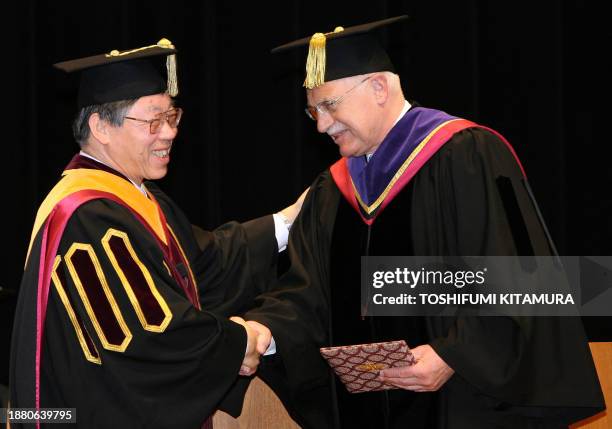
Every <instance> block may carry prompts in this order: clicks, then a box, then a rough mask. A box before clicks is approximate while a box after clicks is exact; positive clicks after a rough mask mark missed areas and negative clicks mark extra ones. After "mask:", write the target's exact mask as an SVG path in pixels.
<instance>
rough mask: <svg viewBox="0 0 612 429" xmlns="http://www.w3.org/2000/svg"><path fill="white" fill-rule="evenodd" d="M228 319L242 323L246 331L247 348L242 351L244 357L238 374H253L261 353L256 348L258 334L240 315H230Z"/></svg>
mask: <svg viewBox="0 0 612 429" xmlns="http://www.w3.org/2000/svg"><path fill="white" fill-rule="evenodd" d="M230 320H231V321H232V322H235V323H238V324H239V325H242V326H243V327H244V329H245V330H246V332H247V349H246V352H245V353H244V359H243V361H242V365H241V366H240V372H239V373H238V374H240V375H253V374H255V371H257V366H258V365H259V356H260V355H261V353H259V352H258V350H257V337H258V336H259V333H258V332H257V331H256V330H255V329H253V328H251V326H249V325H248V324H247V323H246V322H245V321H244V319H243V318H242V317H237V316H233V317H230ZM262 326H263V325H262Z"/></svg>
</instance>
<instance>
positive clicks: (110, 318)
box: [10, 39, 300, 428]
mask: <svg viewBox="0 0 612 429" xmlns="http://www.w3.org/2000/svg"><path fill="white" fill-rule="evenodd" d="M175 52H176V51H175V49H174V47H173V46H172V45H171V44H170V43H169V41H167V40H165V39H162V40H161V41H160V42H159V43H158V44H156V45H152V46H148V47H145V48H139V49H134V50H132V51H124V52H118V51H112V52H110V53H108V54H103V55H98V56H93V57H88V58H82V59H79V60H74V61H67V62H64V63H59V64H56V67H58V68H60V69H62V70H64V71H67V72H74V71H80V72H81V83H80V88H79V97H78V107H79V113H78V115H77V117H76V119H75V121H74V126H73V131H74V135H75V138H76V140H77V142H78V144H79V146H80V148H81V151H80V153H79V154H78V155H76V156H75V157H74V158H73V159H72V160H71V161H70V163H69V164H68V166H67V167H66V169H65V170H64V172H63V177H62V179H61V180H60V181H59V182H58V183H57V185H56V186H55V187H54V188H53V190H52V191H51V192H50V193H49V195H48V196H47V198H46V199H45V201H44V202H43V204H42V205H41V207H40V209H39V211H38V215H37V218H36V222H35V225H34V230H33V233H32V241H31V243H30V248H29V251H28V257H27V261H26V267H25V273H24V277H23V280H22V284H21V288H20V297H19V302H18V308H17V311H16V318H15V326H14V334H13V344H12V349H11V370H10V371H11V372H10V375H11V379H10V384H11V386H10V389H11V393H10V404H11V411H12V417H13V418H17V417H25V420H23V419H22V420H21V421H22V423H24V422H28V423H24V426H25V427H33V425H34V424H35V422H36V418H39V419H40V423H43V425H44V424H45V423H47V422H49V421H52V422H53V423H61V422H66V423H69V422H76V424H77V427H83V428H93V427H104V428H110V427H114V426H116V427H121V428H136V427H150V428H168V427H177V428H197V427H207V426H208V425H209V423H210V416H211V415H212V413H213V412H214V410H215V409H216V408H217V407H219V404H220V402H221V400H222V398H223V397H224V395H225V393H226V392H227V391H228V389H229V388H230V386H231V385H232V384H234V382H235V381H236V379H237V377H238V375H239V374H243V375H250V374H252V373H253V372H254V371H255V369H256V368H257V366H258V363H259V357H260V355H261V354H263V353H264V352H266V351H267V352H273V350H268V349H269V348H268V345H269V343H270V333H269V331H266V329H265V328H264V327H262V326H257V328H258V330H259V333H258V332H257V331H255V330H254V329H253V328H251V327H250V326H251V325H252V324H251V325H250V324H247V323H245V322H244V320H242V319H240V318H232V320H229V319H227V318H226V317H227V316H231V315H232V314H239V312H241V311H243V310H244V309H245V307H247V306H249V305H250V302H251V299H252V297H253V296H254V295H255V294H257V293H258V291H260V290H261V288H263V287H264V284H265V282H266V281H267V278H268V274H269V273H270V270H271V269H272V268H273V266H274V264H275V258H276V257H275V254H276V253H278V249H279V248H282V247H284V246H285V245H286V236H287V235H288V226H287V225H286V224H289V223H291V221H292V220H293V218H294V217H295V215H296V214H297V211H299V205H300V203H296V204H295V205H294V206H290V207H288V208H287V209H285V210H284V211H283V212H282V213H281V214H280V215H274V218H273V217H272V216H267V217H264V218H261V219H257V220H254V221H251V222H247V223H246V224H243V225H240V224H237V223H230V224H227V225H224V226H223V227H222V228H220V229H219V230H217V231H215V232H204V231H201V230H198V231H197V235H196V231H195V230H194V229H193V228H192V225H191V224H190V223H189V221H188V220H187V219H186V217H185V216H184V214H183V213H182V211H181V210H180V209H179V208H178V207H177V206H176V205H175V204H174V203H173V202H172V201H171V200H170V199H169V198H168V196H166V195H165V194H164V193H163V192H162V191H161V190H160V189H159V188H158V187H157V186H156V185H155V184H154V183H153V182H150V181H151V180H156V179H161V178H162V177H164V176H165V175H166V173H167V170H168V165H169V163H170V154H171V149H172V145H173V141H174V138H175V137H176V135H177V132H178V126H179V123H180V120H181V116H182V113H183V112H182V110H181V108H179V107H176V106H174V105H173V100H172V97H173V96H175V95H176V94H177V91H178V89H177V86H176V77H175V76H174V74H173V70H174V64H173V62H174V61H175V59H174V54H175ZM159 57H162V58H164V59H166V60H167V64H168V70H169V71H168V79H167V80H166V79H163V78H162V76H161V75H160V74H159V72H158V71H157V69H156V68H155V67H154V65H153V63H152V61H153V60H156V59H159ZM283 218H284V219H283ZM283 228H284V231H283ZM275 231H277V235H278V237H277V239H275ZM283 232H284V235H285V238H284V239H283V237H282V234H283ZM277 240H278V242H277ZM215 311H217V312H218V313H214V312H215ZM26 408H29V409H34V410H33V411H36V412H37V413H38V417H36V418H34V417H33V416H34V414H32V413H31V412H30V414H28V413H27V410H25V409H26ZM45 408H59V409H61V411H62V413H58V414H51V415H50V416H49V415H48V414H44V415H43V414H40V412H41V411H43V409H45ZM30 411H32V410H30ZM24 412H25V414H24ZM11 423H12V427H13V428H18V427H21V423H19V422H18V421H17V420H13V421H12V422H11ZM117 425H118V426H117Z"/></svg>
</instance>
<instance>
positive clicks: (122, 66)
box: [53, 39, 178, 108]
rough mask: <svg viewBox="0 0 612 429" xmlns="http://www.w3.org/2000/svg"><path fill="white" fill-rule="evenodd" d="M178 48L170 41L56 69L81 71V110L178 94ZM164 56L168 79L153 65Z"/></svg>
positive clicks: (101, 56) (113, 53) (115, 52)
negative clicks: (86, 107) (154, 96)
mask: <svg viewBox="0 0 612 429" xmlns="http://www.w3.org/2000/svg"><path fill="white" fill-rule="evenodd" d="M175 53H176V48H175V47H174V45H172V43H171V42H170V41H169V40H168V39H161V40H160V41H159V42H158V43H157V44H155V45H151V46H145V47H142V48H136V49H131V50H127V51H117V50H113V51H111V52H109V53H107V54H101V55H94V56H91V57H85V58H79V59H77V60H71V61H64V62H61V63H57V64H54V65H53V66H54V67H56V68H58V69H60V70H63V71H65V72H67V73H72V72H77V71H78V72H81V82H80V85H79V95H78V107H79V108H83V107H85V106H90V105H93V104H103V103H109V102H112V101H119V100H129V99H134V98H140V97H144V96H147V95H153V94H160V93H163V92H166V91H168V93H169V94H170V95H171V96H173V97H174V96H176V95H177V94H178V85H177V81H176V57H175V55H174V54H175ZM158 56H165V57H166V68H167V73H168V76H167V80H166V79H164V78H163V77H162V75H161V73H160V71H159V69H158V68H157V67H155V65H154V64H153V63H152V62H151V60H152V59H153V57H158Z"/></svg>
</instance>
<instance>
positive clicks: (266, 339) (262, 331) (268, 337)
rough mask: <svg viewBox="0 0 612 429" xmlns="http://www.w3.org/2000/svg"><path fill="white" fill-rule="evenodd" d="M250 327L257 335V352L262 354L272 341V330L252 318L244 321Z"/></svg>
mask: <svg viewBox="0 0 612 429" xmlns="http://www.w3.org/2000/svg"><path fill="white" fill-rule="evenodd" d="M246 324H247V325H249V326H250V327H251V328H253V329H254V330H255V331H256V332H257V333H258V334H259V335H258V336H257V352H258V353H259V354H260V355H263V354H264V353H265V352H266V351H267V350H268V347H270V342H271V341H272V332H270V330H269V329H268V328H267V327H266V326H264V325H262V324H261V323H259V322H256V321H254V320H248V321H247V322H246Z"/></svg>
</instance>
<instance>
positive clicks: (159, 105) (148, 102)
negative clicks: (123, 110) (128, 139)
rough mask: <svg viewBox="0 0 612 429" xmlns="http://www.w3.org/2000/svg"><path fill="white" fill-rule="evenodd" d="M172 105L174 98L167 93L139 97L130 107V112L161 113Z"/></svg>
mask: <svg viewBox="0 0 612 429" xmlns="http://www.w3.org/2000/svg"><path fill="white" fill-rule="evenodd" d="M173 106H174V100H173V99H172V97H170V96H169V95H168V93H160V94H154V95H148V96H145V97H140V98H139V99H138V100H137V101H136V103H134V104H133V105H132V107H131V108H130V112H143V113H152V114H157V113H162V112H165V111H167V110H168V109H171V108H172V107H173Z"/></svg>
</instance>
